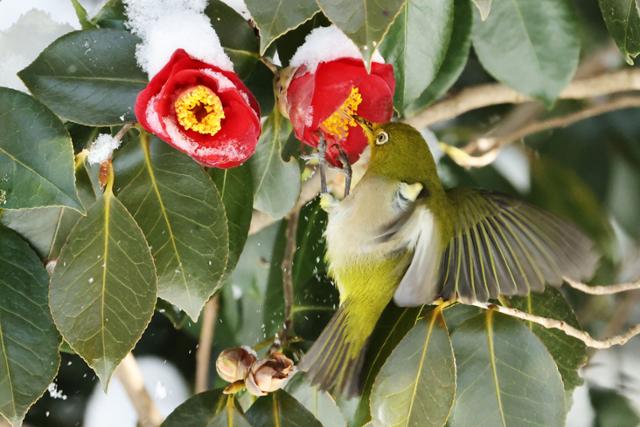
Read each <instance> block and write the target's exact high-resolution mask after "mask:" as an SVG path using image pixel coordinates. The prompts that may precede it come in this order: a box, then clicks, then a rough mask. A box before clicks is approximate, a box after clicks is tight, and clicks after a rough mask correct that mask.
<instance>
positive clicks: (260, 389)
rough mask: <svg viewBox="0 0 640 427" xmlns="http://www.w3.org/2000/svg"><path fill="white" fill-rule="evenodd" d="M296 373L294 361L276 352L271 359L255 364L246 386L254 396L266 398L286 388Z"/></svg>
mask: <svg viewBox="0 0 640 427" xmlns="http://www.w3.org/2000/svg"><path fill="white" fill-rule="evenodd" d="M295 372H296V369H295V366H294V365H293V361H292V360H291V359H289V358H288V357H287V356H285V355H284V354H282V353H280V352H275V353H272V354H271V355H270V356H269V358H267V359H263V360H260V361H259V362H256V363H254V364H253V366H252V367H251V370H250V372H249V375H248V376H247V378H246V380H245V385H246V387H247V390H248V391H249V393H251V394H253V395H254V396H265V395H266V394H267V393H270V392H272V391H276V390H279V389H281V388H282V387H284V386H285V385H286V384H287V382H288V381H289V379H290V378H291V377H292V376H293V374H294V373H295Z"/></svg>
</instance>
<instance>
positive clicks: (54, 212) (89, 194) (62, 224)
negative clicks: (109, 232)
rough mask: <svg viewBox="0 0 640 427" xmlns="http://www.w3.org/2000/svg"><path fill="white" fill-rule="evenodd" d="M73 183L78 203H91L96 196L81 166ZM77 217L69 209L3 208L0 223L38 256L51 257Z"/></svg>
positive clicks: (45, 258)
mask: <svg viewBox="0 0 640 427" xmlns="http://www.w3.org/2000/svg"><path fill="white" fill-rule="evenodd" d="M76 183H77V186H78V195H79V196H80V200H81V201H82V205H83V206H85V207H89V206H91V205H92V204H93V203H94V202H95V200H96V197H95V194H94V193H93V190H92V188H91V183H90V182H89V177H88V176H87V174H86V171H85V169H84V168H80V169H79V170H78V171H77V172H76ZM81 216H82V215H81V214H80V213H79V212H78V211H76V210H73V209H71V208H58V207H46V208H38V209H17V210H5V211H3V212H2V215H0V223H2V224H4V225H6V226H7V227H9V228H11V229H13V230H15V231H17V232H18V233H20V235H21V236H22V237H23V238H24V239H26V240H27V241H28V242H29V244H30V245H31V247H33V248H34V249H35V250H36V252H38V255H39V256H40V258H42V259H44V260H55V259H56V258H57V257H58V254H59V253H60V249H61V248H62V246H63V245H64V243H65V242H66V240H67V236H68V235H69V232H70V231H71V229H72V228H73V226H74V225H75V223H76V222H77V221H78V219H79V218H80V217H81Z"/></svg>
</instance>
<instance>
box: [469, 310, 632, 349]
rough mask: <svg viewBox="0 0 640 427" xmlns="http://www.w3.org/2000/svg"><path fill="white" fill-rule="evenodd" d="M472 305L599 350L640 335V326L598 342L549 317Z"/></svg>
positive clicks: (584, 333) (583, 332) (578, 330)
mask: <svg viewBox="0 0 640 427" xmlns="http://www.w3.org/2000/svg"><path fill="white" fill-rule="evenodd" d="M471 305H473V306H475V307H479V308H482V309H485V310H495V311H497V312H498V313H502V314H505V315H507V316H511V317H515V318H517V319H522V320H526V321H528V322H532V323H535V324H536V325H540V326H542V327H543V328H546V329H559V330H560V331H562V332H564V333H565V334H566V335H568V336H570V337H574V338H576V339H579V340H580V341H582V342H583V343H585V345H586V346H587V347H591V348H597V349H605V348H610V347H613V346H616V345H624V344H626V343H627V341H629V340H630V339H631V338H633V337H634V336H636V335H640V324H638V325H635V326H633V327H631V328H630V329H629V330H628V331H627V332H625V333H624V334H622V335H617V336H615V337H611V338H607V339H602V340H597V339H595V338H593V337H592V336H591V335H589V333H588V332H585V331H581V330H580V329H578V328H575V327H573V326H571V325H569V324H568V323H566V322H564V321H561V320H557V319H550V318H548V317H542V316H536V315H535V314H530V313H526V312H524V311H520V310H517V309H515V308H511V307H505V306H503V305H496V304H485V303H481V302H473V303H471Z"/></svg>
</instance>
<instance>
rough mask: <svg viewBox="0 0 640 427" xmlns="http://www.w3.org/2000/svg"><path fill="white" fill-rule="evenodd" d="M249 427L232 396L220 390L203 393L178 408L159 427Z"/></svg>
mask: <svg viewBox="0 0 640 427" xmlns="http://www.w3.org/2000/svg"><path fill="white" fill-rule="evenodd" d="M227 426H235V427H249V426H250V425H249V423H248V422H247V420H246V419H245V418H244V416H243V414H242V412H241V411H240V410H239V409H238V408H237V407H236V405H235V401H234V398H233V396H227V395H225V394H222V389H215V390H209V391H205V392H204V393H199V394H196V395H195V396H192V397H191V398H189V399H188V400H187V401H186V402H184V403H182V404H181V405H180V406H178V407H177V408H176V409H175V410H174V411H173V412H172V413H171V414H170V415H169V416H168V417H167V419H166V420H164V422H163V423H162V426H161V427H227Z"/></svg>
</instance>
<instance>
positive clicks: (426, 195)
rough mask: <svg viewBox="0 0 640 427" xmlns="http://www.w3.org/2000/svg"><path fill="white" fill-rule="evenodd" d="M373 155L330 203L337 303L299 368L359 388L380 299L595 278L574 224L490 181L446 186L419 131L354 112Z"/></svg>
mask: <svg viewBox="0 0 640 427" xmlns="http://www.w3.org/2000/svg"><path fill="white" fill-rule="evenodd" d="M361 126H362V127H363V129H364V130H365V133H366V134H367V136H368V139H369V145H370V147H371V160H370V162H369V166H368V168H367V171H366V173H365V174H364V176H363V178H362V179H361V180H360V181H359V182H358V184H357V185H356V186H355V188H354V189H353V191H352V192H351V194H350V195H349V196H348V197H346V198H344V199H343V200H342V201H340V202H338V201H335V200H333V199H332V198H331V197H330V196H328V195H323V199H322V205H323V207H324V208H325V209H326V210H327V211H328V217H329V219H328V223H327V228H326V241H327V252H326V260H327V262H328V266H329V274H330V276H331V277H332V278H333V280H334V281H335V283H336V285H337V287H338V290H339V292H340V305H339V308H338V310H337V311H336V313H335V314H334V316H333V317H332V319H331V320H330V321H329V323H328V325H327V326H326V327H325V329H324V331H323V332H322V334H321V335H320V337H319V338H318V339H317V340H316V342H315V343H314V344H313V346H312V347H311V348H310V349H309V351H308V352H307V353H306V354H305V355H304V357H303V358H302V360H301V362H300V364H299V368H300V369H301V370H302V371H306V372H307V376H308V377H309V378H310V379H311V381H312V383H314V384H317V385H319V386H320V387H321V388H323V389H332V390H334V391H336V392H338V393H342V394H346V395H354V394H357V393H358V392H359V371H360V368H361V366H362V362H363V358H364V354H365V349H366V345H367V341H368V339H369V337H370V335H371V333H372V332H373V330H374V328H375V325H376V322H377V321H378V319H379V317H380V315H381V314H382V311H383V310H384V308H385V307H386V306H387V304H388V303H389V302H390V301H391V300H392V299H393V301H394V302H395V303H396V304H397V305H399V306H402V307H409V306H418V305H422V304H431V303H434V302H436V301H460V302H462V303H470V302H486V301H489V300H491V299H497V298H498V297H499V296H502V295H505V296H513V295H527V294H529V292H532V291H533V292H541V291H543V289H544V286H545V284H550V285H554V286H559V285H561V284H562V282H563V277H569V278H572V279H576V280H583V279H585V278H587V277H590V276H591V275H592V274H593V271H594V269H595V266H596V262H597V260H598V257H597V256H596V255H595V253H594V251H593V245H592V242H591V241H590V240H589V239H588V238H587V237H585V236H584V235H583V234H582V233H581V232H580V231H579V230H578V229H577V228H576V227H575V226H573V225H571V224H569V223H567V222H566V221H564V220H562V219H560V218H558V217H556V216H554V215H552V214H550V213H547V212H545V211H543V210H541V209H538V208H536V207H534V206H532V205H530V204H527V203H525V202H522V201H519V200H516V199H513V198H511V197H508V196H505V195H502V194H497V193H493V192H488V191H483V190H474V189H466V188H456V189H452V190H445V189H444V188H443V186H442V183H441V182H440V179H439V177H438V174H437V171H436V164H435V162H434V160H433V157H432V155H431V152H430V151H429V148H428V146H427V143H426V141H425V140H424V139H423V138H422V136H421V135H420V133H419V132H418V131H417V130H415V129H414V128H412V127H411V126H409V125H406V124H403V123H388V124H384V125H380V126H374V125H370V124H365V123H361Z"/></svg>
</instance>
